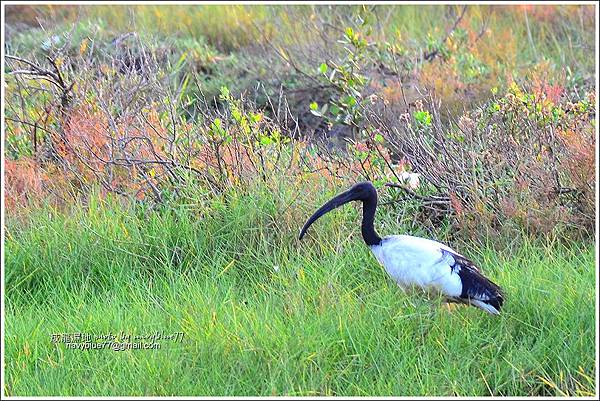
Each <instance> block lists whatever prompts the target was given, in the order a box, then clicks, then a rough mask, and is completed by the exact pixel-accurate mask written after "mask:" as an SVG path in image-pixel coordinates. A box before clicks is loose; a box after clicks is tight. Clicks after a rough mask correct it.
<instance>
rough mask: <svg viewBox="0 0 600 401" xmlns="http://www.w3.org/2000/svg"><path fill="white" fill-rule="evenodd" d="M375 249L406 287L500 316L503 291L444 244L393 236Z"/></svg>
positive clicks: (381, 260)
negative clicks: (438, 295)
mask: <svg viewBox="0 0 600 401" xmlns="http://www.w3.org/2000/svg"><path fill="white" fill-rule="evenodd" d="M371 250H372V252H373V254H374V255H375V257H376V258H377V260H378V261H379V263H381V265H383V267H384V268H385V270H386V271H387V272H388V274H389V275H390V276H391V277H392V279H394V280H395V281H396V282H397V283H398V284H399V285H400V286H401V287H402V288H405V289H409V288H412V287H418V288H420V289H423V290H425V291H426V292H438V293H441V294H443V295H444V296H445V297H447V298H449V299H450V300H453V301H455V302H464V303H469V304H472V305H474V306H477V307H479V308H481V309H483V310H485V311H487V312H489V313H492V314H498V313H499V310H498V309H499V307H500V306H499V305H498V301H499V302H500V305H501V303H502V295H501V294H500V292H499V288H498V287H497V286H496V285H495V284H493V283H491V282H490V281H489V280H487V279H486V278H485V277H483V276H482V275H481V274H480V273H479V270H478V269H477V267H475V266H474V265H473V264H472V262H470V261H469V260H468V259H466V258H464V257H463V256H462V255H461V254H459V253H458V252H456V251H454V250H453V249H452V248H450V247H448V246H446V245H444V244H441V243H439V242H436V241H432V240H429V239H426V238H420V237H413V236H410V235H391V236H388V237H385V238H383V240H382V241H381V243H380V244H378V245H373V246H371ZM495 306H497V308H498V309H497V308H496V307H495Z"/></svg>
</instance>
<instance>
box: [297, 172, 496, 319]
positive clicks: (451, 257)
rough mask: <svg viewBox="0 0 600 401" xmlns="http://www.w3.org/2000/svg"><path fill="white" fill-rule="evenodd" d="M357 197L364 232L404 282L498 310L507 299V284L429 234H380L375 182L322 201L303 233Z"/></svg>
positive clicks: (390, 271) (384, 262)
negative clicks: (486, 274) (502, 285)
mask: <svg viewBox="0 0 600 401" xmlns="http://www.w3.org/2000/svg"><path fill="white" fill-rule="evenodd" d="M351 201H362V205H363V216H362V223H361V233H362V237H363V239H364V241H365V243H366V244H367V245H368V246H369V247H370V248H371V251H372V252H373V255H375V258H377V260H378V261H379V263H381V264H382V265H383V267H384V268H385V270H386V271H387V273H388V274H389V275H390V276H391V277H392V279H394V280H395V281H396V282H397V283H398V284H399V285H400V287H402V288H405V289H409V288H414V287H417V288H421V289H423V290H425V291H426V292H428V293H431V292H434V293H435V292H437V293H441V294H442V295H443V296H444V297H445V298H446V300H447V301H448V302H454V303H463V304H468V305H473V306H475V307H477V308H480V309H483V310H484V311H486V312H488V313H491V314H494V315H497V314H499V313H500V308H501V307H502V303H503V302H504V296H503V294H502V290H501V289H500V287H498V286H497V285H496V284H494V283H493V282H491V281H490V280H489V279H487V278H486V277H484V276H483V275H482V274H481V272H480V271H479V269H478V268H477V266H475V264H474V263H473V262H471V261H470V260H469V259H467V258H466V257H464V256H463V255H461V254H459V253H458V252H456V251H454V250H453V249H451V248H449V247H448V246H446V245H444V244H441V243H439V242H436V241H433V240H429V239H426V238H420V237H414V236H411V235H390V236H387V237H384V238H381V237H380V236H379V235H377V233H376V232H375V228H374V227H373V221H374V219H375V210H376V208H377V191H376V189H375V187H374V186H373V184H371V183H370V182H361V183H358V184H356V185H354V186H353V187H352V188H350V189H349V190H348V191H346V192H343V193H341V194H339V195H337V196H336V197H334V198H333V199H331V200H330V201H329V202H327V203H325V204H324V205H323V206H321V208H319V209H318V210H317V211H316V212H315V213H314V214H313V215H312V216H311V217H310V218H309V219H308V220H307V221H306V224H304V227H302V230H301V231H300V239H302V237H304V234H306V231H307V230H308V228H309V227H310V225H311V224H313V223H314V222H315V221H316V220H317V219H318V218H319V217H321V216H323V215H324V214H325V213H327V212H329V211H330V210H333V209H335V208H337V207H339V206H342V205H344V204H346V203H348V202H351Z"/></svg>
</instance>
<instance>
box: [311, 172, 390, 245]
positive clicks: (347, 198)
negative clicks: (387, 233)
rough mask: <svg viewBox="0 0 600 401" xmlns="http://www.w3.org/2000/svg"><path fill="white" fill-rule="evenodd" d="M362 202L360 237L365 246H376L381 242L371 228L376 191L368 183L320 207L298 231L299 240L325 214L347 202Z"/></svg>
mask: <svg viewBox="0 0 600 401" xmlns="http://www.w3.org/2000/svg"><path fill="white" fill-rule="evenodd" d="M352 201H362V202H363V220H362V225H361V228H362V235H363V239H364V240H365V242H366V243H367V245H376V244H379V243H380V242H381V238H380V237H379V236H378V235H377V233H375V230H374V228H373V220H374V217H375V208H376V207H377V190H376V189H375V187H374V186H373V184H371V183H370V182H369V181H366V182H360V183H358V184H355V185H354V186H352V188H350V189H349V190H347V191H346V192H342V193H341V194H339V195H337V196H336V197H335V198H333V199H331V200H330V201H329V202H327V203H326V204H324V205H323V206H321V207H320V208H319V209H318V210H317V211H316V212H315V213H314V214H313V215H312V216H310V218H309V219H308V220H307V221H306V223H305V224H304V227H302V230H301V231H300V239H302V238H303V237H304V234H306V231H307V230H308V227H310V225H311V224H312V223H314V222H315V221H316V220H317V219H318V218H319V217H321V216H323V215H324V214H325V213H327V212H329V211H330V210H333V209H335V208H337V207H340V206H342V205H344V204H346V203H348V202H352Z"/></svg>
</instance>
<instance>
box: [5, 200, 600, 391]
mask: <svg viewBox="0 0 600 401" xmlns="http://www.w3.org/2000/svg"><path fill="white" fill-rule="evenodd" d="M257 194H259V195H260V196H258V195H257ZM325 195H326V194H324V195H323V196H324V197H325ZM280 196H283V197H282V198H280ZM291 199H292V195H291V194H289V193H288V194H287V195H280V194H279V193H276V192H275V193H271V195H269V193H268V192H266V191H264V190H260V189H256V190H255V191H253V194H250V195H239V194H238V195H234V194H231V195H230V196H228V197H227V198H223V200H222V202H223V203H213V204H212V205H210V207H211V210H213V211H214V212H213V213H212V214H211V215H210V216H208V217H206V216H205V218H203V219H200V218H199V214H198V211H199V210H201V208H200V206H199V204H187V205H184V206H180V207H178V208H174V209H167V210H164V211H162V212H160V213H153V214H150V215H148V216H147V217H144V212H143V211H142V210H140V209H137V208H135V209H131V208H128V207H123V206H119V205H118V203H116V202H105V203H95V202H92V203H91V204H89V205H87V206H83V205H81V207H79V208H76V209H75V211H73V212H72V214H71V215H68V216H65V215H64V214H60V213H55V212H52V210H51V209H44V210H40V211H38V212H37V213H35V214H34V215H33V216H31V217H30V220H29V223H28V222H27V221H20V222H16V221H15V222H13V223H12V224H10V225H9V227H10V228H9V229H8V231H7V237H6V238H7V239H6V245H7V246H6V248H5V249H6V251H5V252H6V316H5V318H6V320H5V322H6V323H5V324H6V326H5V328H6V333H5V347H6V348H5V349H6V358H7V359H6V360H7V365H6V379H5V389H4V390H5V392H6V394H8V395H20V396H25V395H38V396H41V395H140V394H146V395H316V394H319V395H424V394H429V395H463V396H464V395H482V396H483V395H557V396H559V395H580V396H584V395H593V393H594V392H595V389H594V379H593V377H594V375H595V371H594V354H595V352H594V351H595V349H594V347H595V345H594V326H595V325H594V295H595V292H594V264H595V262H594V248H593V245H592V244H571V245H570V246H569V247H564V246H563V245H560V244H558V243H551V242H550V241H541V240H539V241H527V240H519V241H518V242H515V243H513V244H512V245H510V244H508V245H506V246H504V247H502V248H501V249H495V248H497V247H492V245H491V244H487V245H486V244H482V245H480V246H476V247H470V249H465V248H464V246H463V248H462V249H461V250H463V251H464V252H465V253H466V254H468V255H469V256H471V257H472V258H473V259H474V260H475V261H477V262H478V263H479V264H480V265H481V266H483V269H484V271H485V272H486V274H487V275H489V276H490V278H492V279H493V280H494V281H496V282H498V283H500V284H501V285H502V286H503V287H504V288H505V291H506V294H507V302H506V305H505V308H504V310H503V314H502V315H501V316H500V317H491V316H488V315H485V314H483V313H482V312H481V311H479V310H476V309H474V308H466V307H458V308H457V309H455V310H453V311H452V312H449V311H448V310H447V309H446V308H444V307H442V306H440V304H439V303H438V302H433V303H431V302H429V301H425V300H423V299H422V298H420V297H410V296H407V295H406V294H404V293H402V292H401V291H400V289H399V288H398V287H397V286H396V285H395V284H394V283H393V282H392V281H391V280H390V279H389V278H388V277H387V276H386V274H385V272H384V271H383V270H382V268H380V267H379V265H378V264H377V263H376V261H375V259H374V258H373V257H372V256H371V255H370V252H369V250H368V248H367V247H365V246H364V244H363V243H362V241H361V239H360V235H359V232H358V229H357V218H358V217H359V215H358V213H357V209H356V208H352V207H347V208H345V209H342V210H340V211H338V212H336V213H334V214H332V216H331V217H327V218H324V219H323V221H321V222H319V224H317V225H315V227H314V229H313V231H312V232H313V234H312V235H310V236H309V238H308V240H305V241H304V242H302V243H298V242H297V239H296V234H297V229H298V227H299V226H300V224H301V221H300V220H298V221H296V222H294V221H293V220H292V218H291V217H292V215H296V214H297V215H298V216H302V215H303V213H308V212H309V210H310V209H311V206H310V205H307V204H306V203H304V202H301V201H299V203H298V210H296V211H290V210H289V208H288V209H286V205H289V202H290V200H291ZM213 202H214V201H213ZM225 204H226V205H227V207H224V206H225ZM273 215H279V216H281V219H277V220H269V219H270V217H269V216H273ZM379 215H380V216H379V220H381V226H382V227H383V229H382V234H391V233H400V232H402V231H403V230H405V229H406V228H405V227H404V228H403V227H399V226H397V225H395V224H394V223H392V218H393V213H390V212H387V211H386V210H385V209H382V211H381V212H380V213H379ZM259 221H262V222H263V224H262V225H261V224H258V222H259ZM157 331H158V332H162V333H164V334H172V333H179V332H181V333H183V338H182V339H181V341H179V340H173V339H163V340H157V341H153V340H150V339H146V340H145V342H147V343H153V342H158V343H160V349H148V350H143V349H128V350H122V351H115V350H110V349H102V350H93V349H88V350H81V349H69V348H67V346H65V344H62V343H56V344H54V343H52V337H51V336H52V334H55V333H88V334H97V335H104V334H111V333H112V334H114V335H119V333H121V332H124V333H129V334H132V335H134V336H135V335H148V334H152V333H155V332H157ZM116 341H118V339H117V340H116ZM123 341H125V340H123ZM130 341H132V342H134V340H133V339H132V340H130ZM140 341H141V340H140ZM98 342H102V341H101V340H98Z"/></svg>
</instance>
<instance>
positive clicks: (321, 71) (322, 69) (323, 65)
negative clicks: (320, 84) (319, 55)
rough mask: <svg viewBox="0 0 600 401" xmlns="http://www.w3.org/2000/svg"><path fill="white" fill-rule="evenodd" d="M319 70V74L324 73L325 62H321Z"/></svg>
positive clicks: (325, 71) (325, 69)
mask: <svg viewBox="0 0 600 401" xmlns="http://www.w3.org/2000/svg"><path fill="white" fill-rule="evenodd" d="M319 72H320V73H321V74H326V73H327V64H325V63H322V64H321V65H320V66H319Z"/></svg>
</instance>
